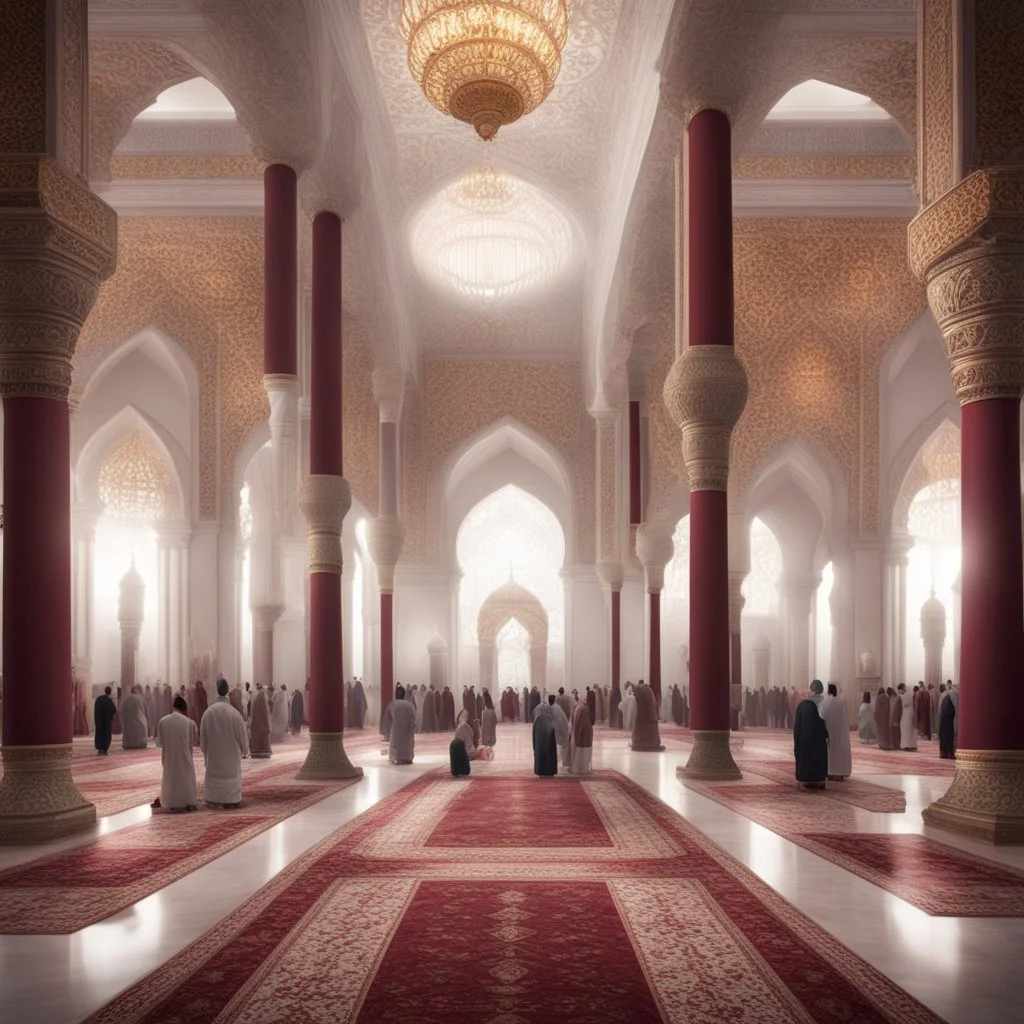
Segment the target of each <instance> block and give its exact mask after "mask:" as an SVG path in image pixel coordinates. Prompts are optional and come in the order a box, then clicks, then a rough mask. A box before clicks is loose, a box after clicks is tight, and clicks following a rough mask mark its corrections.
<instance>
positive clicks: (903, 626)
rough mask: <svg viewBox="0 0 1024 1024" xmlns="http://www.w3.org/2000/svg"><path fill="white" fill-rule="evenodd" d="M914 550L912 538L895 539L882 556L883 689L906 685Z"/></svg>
mask: <svg viewBox="0 0 1024 1024" xmlns="http://www.w3.org/2000/svg"><path fill="white" fill-rule="evenodd" d="M913 546H914V538H913V537H909V536H907V535H897V536H894V537H891V538H890V539H889V544H888V546H887V547H886V552H885V566H884V576H883V587H884V589H883V595H882V596H883V604H884V608H883V612H884V622H883V625H884V632H883V636H882V672H883V682H884V684H885V685H886V686H892V687H896V686H898V685H899V684H900V683H903V682H906V674H907V670H906V665H907V565H908V558H907V555H908V554H909V552H910V549H911V548H912V547H913Z"/></svg>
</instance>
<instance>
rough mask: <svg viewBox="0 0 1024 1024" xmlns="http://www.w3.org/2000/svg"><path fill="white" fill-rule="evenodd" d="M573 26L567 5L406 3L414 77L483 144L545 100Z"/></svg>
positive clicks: (404, 23)
mask: <svg viewBox="0 0 1024 1024" xmlns="http://www.w3.org/2000/svg"><path fill="white" fill-rule="evenodd" d="M568 23H569V17H568V12H567V10H566V5H565V0H402V20H401V28H402V35H403V36H404V37H405V39H406V41H407V42H408V44H409V70H410V71H411V72H412V76H413V78H415V79H416V81H417V82H418V83H419V86H420V88H421V89H422V90H423V92H424V95H425V96H426V97H427V99H428V100H430V102H431V103H432V104H433V105H434V106H435V107H437V109H438V110H440V111H441V113H443V114H451V116H452V117H455V118H457V119H458V120H460V121H465V122H466V123H467V124H471V125H472V126H473V127H474V128H475V129H476V131H477V134H478V135H479V136H480V137H481V138H482V139H484V140H490V139H493V138H494V136H495V134H496V133H497V131H498V129H499V128H500V127H501V126H502V125H503V124H511V123H512V122H513V121H518V120H519V118H520V117H522V116H523V114H528V113H530V111H531V110H535V109H536V108H537V107H539V106H540V105H541V103H543V102H544V100H545V99H546V98H547V96H548V94H549V93H550V92H551V90H552V88H553V87H554V84H555V79H556V78H558V72H559V70H560V69H561V66H562V48H563V47H564V46H565V40H566V36H567V34H568Z"/></svg>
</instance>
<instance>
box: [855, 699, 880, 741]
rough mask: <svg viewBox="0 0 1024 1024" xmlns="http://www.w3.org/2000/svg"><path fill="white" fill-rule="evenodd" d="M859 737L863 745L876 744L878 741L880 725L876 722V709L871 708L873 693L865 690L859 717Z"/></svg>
mask: <svg viewBox="0 0 1024 1024" xmlns="http://www.w3.org/2000/svg"><path fill="white" fill-rule="evenodd" d="M857 735H858V736H860V741H861V743H874V742H875V741H876V740H877V739H878V725H877V723H876V722H875V709H874V708H873V707H872V706H871V691H870V690H865V691H864V696H863V698H862V700H861V704H860V712H859V714H858V716H857Z"/></svg>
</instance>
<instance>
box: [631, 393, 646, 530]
mask: <svg viewBox="0 0 1024 1024" xmlns="http://www.w3.org/2000/svg"><path fill="white" fill-rule="evenodd" d="M640 498H641V494H640V403H639V402H630V403H629V525H630V526H639V525H640V522H641V521H642V519H643V509H642V502H641V500H640Z"/></svg>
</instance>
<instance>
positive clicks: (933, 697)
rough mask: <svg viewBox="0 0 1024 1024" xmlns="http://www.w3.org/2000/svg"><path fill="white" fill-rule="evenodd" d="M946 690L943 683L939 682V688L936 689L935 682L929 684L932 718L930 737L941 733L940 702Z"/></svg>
mask: <svg viewBox="0 0 1024 1024" xmlns="http://www.w3.org/2000/svg"><path fill="white" fill-rule="evenodd" d="M944 692H945V687H944V686H943V685H942V683H939V689H938V690H936V689H935V684H934V683H929V684H928V708H929V710H930V711H931V713H932V714H931V720H930V721H929V723H928V724H929V726H930V727H931V731H930V732H929V733H928V739H931V738H932V737H933V736H935V737H937V736H938V734H939V703H940V702H941V701H942V694H943V693H944Z"/></svg>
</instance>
